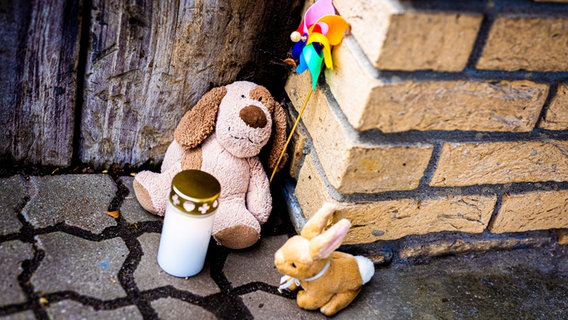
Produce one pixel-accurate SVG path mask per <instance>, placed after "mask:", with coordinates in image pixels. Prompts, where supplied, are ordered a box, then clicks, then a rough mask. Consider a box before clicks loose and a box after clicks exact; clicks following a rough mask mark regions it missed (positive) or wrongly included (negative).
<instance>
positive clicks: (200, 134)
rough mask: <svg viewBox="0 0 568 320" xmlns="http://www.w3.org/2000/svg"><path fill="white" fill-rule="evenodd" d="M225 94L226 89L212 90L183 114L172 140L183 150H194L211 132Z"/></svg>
mask: <svg viewBox="0 0 568 320" xmlns="http://www.w3.org/2000/svg"><path fill="white" fill-rule="evenodd" d="M225 94H227V88H225V87H217V88H213V89H211V90H210V91H209V92H207V93H206V94H205V95H203V97H201V99H199V101H198V102H197V104H196V105H195V106H194V107H193V108H192V109H191V110H189V111H188V112H186V113H185V115H184V116H183V118H182V119H181V121H180V122H179V124H178V126H177V128H176V131H175V132H174V139H175V140H176V141H177V143H179V144H180V145H181V146H182V147H183V148H184V149H191V148H195V147H196V146H198V145H199V144H200V143H201V142H203V140H205V138H207V137H208V136H209V135H210V134H211V133H212V132H213V130H214V129H215V121H217V111H218V110H219V104H221V100H223V97H225Z"/></svg>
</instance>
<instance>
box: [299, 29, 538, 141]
mask: <svg viewBox="0 0 568 320" xmlns="http://www.w3.org/2000/svg"><path fill="white" fill-rule="evenodd" d="M333 55H334V59H335V61H336V66H335V68H334V70H326V81H327V83H328V84H329V87H330V89H331V92H332V93H333V96H334V97H335V99H336V100H337V102H338V103H339V106H340V107H341V109H342V110H343V113H345V116H346V117H347V119H348V120H349V123H351V125H352V126H353V127H354V128H355V129H357V130H360V131H363V130H369V129H375V128H376V129H379V130H380V131H382V132H385V133H391V132H402V131H409V130H420V131H427V130H464V131H491V132H495V131H513V132H529V131H531V130H532V129H533V128H534V127H535V125H536V122H537V121H538V117H539V114H540V111H541V109H542V106H543V104H544V101H545V100H546V96H547V94H548V86H547V85H546V84H540V83H534V82H531V81H527V80H520V81H505V80H502V81H483V80H467V81H466V80H444V81H433V80H424V81H409V80H406V81H398V80H389V79H384V78H381V77H380V76H379V74H377V73H374V71H373V70H372V68H369V66H365V64H364V61H362V60H361V59H360V58H357V57H358V54H357V48H355V47H354V46H353V45H352V40H350V39H349V38H347V39H345V41H344V43H343V44H342V45H340V46H337V47H336V48H335V49H334V51H333ZM306 81H307V80H306ZM301 85H302V86H305V87H307V86H308V84H307V83H303V84H301Z"/></svg>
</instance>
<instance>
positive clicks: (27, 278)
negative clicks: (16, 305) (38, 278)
mask: <svg viewBox="0 0 568 320" xmlns="http://www.w3.org/2000/svg"><path fill="white" fill-rule="evenodd" d="M33 247H34V256H33V258H32V259H28V260H24V262H22V269H23V271H22V273H21V274H20V275H19V276H18V283H19V284H20V287H21V288H22V291H23V292H24V293H25V295H26V296H27V298H28V302H29V304H30V305H29V307H31V310H32V311H33V313H34V314H35V316H36V318H37V319H49V317H48V316H47V312H46V311H45V309H44V306H43V305H42V303H41V301H40V298H41V295H40V293H38V292H36V291H35V289H34V286H33V284H32V283H31V277H32V275H33V273H34V272H35V271H36V270H37V269H38V267H39V265H40V263H41V261H42V260H43V258H44V257H45V252H44V251H43V250H41V249H38V248H37V247H36V245H35V244H34V246H33ZM22 311H23V310H22Z"/></svg>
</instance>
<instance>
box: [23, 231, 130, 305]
mask: <svg viewBox="0 0 568 320" xmlns="http://www.w3.org/2000/svg"><path fill="white" fill-rule="evenodd" d="M36 239H37V241H38V245H39V247H40V248H41V249H43V250H44V251H45V258H44V259H43V260H42V261H41V263H40V266H39V268H38V269H37V271H36V272H35V273H34V275H33V276H32V278H31V282H32V283H33V285H34V286H35V289H36V290H37V291H40V292H43V293H52V292H58V291H68V290H71V291H75V292H77V293H79V294H81V295H85V296H90V297H94V298H98V299H101V300H111V299H114V298H118V297H124V296H125V295H126V294H125V292H124V290H123V289H122V286H121V285H120V283H119V282H118V271H119V270H120V268H121V266H122V264H123V263H124V260H125V259H126V256H127V255H128V248H127V247H126V245H125V244H124V242H123V241H122V239H120V238H114V239H109V240H104V241H100V242H95V241H89V240H85V239H82V238H79V237H76V236H73V235H69V234H66V233H63V232H54V233H49V234H44V235H39V236H37V237H36Z"/></svg>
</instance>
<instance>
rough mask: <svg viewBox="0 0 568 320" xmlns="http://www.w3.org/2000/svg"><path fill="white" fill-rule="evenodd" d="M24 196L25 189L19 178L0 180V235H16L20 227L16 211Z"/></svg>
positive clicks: (22, 181)
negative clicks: (0, 221)
mask: <svg viewBox="0 0 568 320" xmlns="http://www.w3.org/2000/svg"><path fill="white" fill-rule="evenodd" d="M25 196H26V188H25V184H24V180H23V179H22V177H21V176H13V177H10V178H5V179H0V217H2V218H1V219H2V223H1V224H0V235H5V234H10V233H16V232H18V231H19V230H20V228H21V227H22V224H21V223H20V221H19V220H18V212H17V211H16V210H17V207H18V205H19V204H20V203H22V201H24V197H25Z"/></svg>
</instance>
